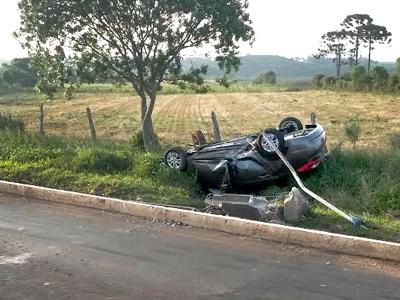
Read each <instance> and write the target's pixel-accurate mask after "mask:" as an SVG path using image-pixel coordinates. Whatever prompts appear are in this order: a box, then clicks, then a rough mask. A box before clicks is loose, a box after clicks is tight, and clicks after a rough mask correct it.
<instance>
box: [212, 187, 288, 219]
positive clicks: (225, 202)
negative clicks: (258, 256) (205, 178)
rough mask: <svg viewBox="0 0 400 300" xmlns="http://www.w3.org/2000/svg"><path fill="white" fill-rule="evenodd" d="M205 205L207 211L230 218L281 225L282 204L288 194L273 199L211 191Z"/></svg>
mask: <svg viewBox="0 0 400 300" xmlns="http://www.w3.org/2000/svg"><path fill="white" fill-rule="evenodd" d="M211 191H212V193H210V194H209V195H208V196H207V198H206V200H205V203H206V204H207V206H208V209H207V211H208V212H210V213H214V214H223V215H228V216H231V217H238V218H245V219H249V220H255V221H263V222H272V223H283V221H284V220H283V219H282V216H283V203H284V200H285V199H286V198H288V196H289V193H282V194H278V195H276V196H275V197H266V196H254V195H245V194H229V193H223V192H221V191H219V190H211Z"/></svg>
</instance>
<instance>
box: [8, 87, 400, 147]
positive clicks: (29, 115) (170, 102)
mask: <svg viewBox="0 0 400 300" xmlns="http://www.w3.org/2000/svg"><path fill="white" fill-rule="evenodd" d="M11 98H12V96H10V95H8V96H2V97H0V113H11V114H12V115H13V116H17V117H20V118H21V119H22V120H24V121H25V123H26V125H27V128H28V129H29V130H36V128H37V115H38V101H36V100H34V98H35V96H32V95H30V98H31V100H29V101H27V102H24V101H18V102H13V101H8V99H11ZM13 103H14V104H13ZM86 107H90V108H91V110H92V112H93V116H94V120H95V123H96V127H97V131H98V135H99V137H100V138H101V139H105V140H125V141H127V140H129V138H130V136H131V134H132V132H133V131H134V129H138V128H139V113H138V111H139V99H138V98H137V97H135V96H132V95H130V94H129V93H127V92H126V91H124V92H115V91H114V92H101V93H100V92H99V93H78V94H77V95H76V96H75V98H74V99H73V100H71V101H65V100H56V101H53V102H47V103H46V104H45V123H46V124H45V125H46V131H47V132H48V133H57V134H62V135H69V136H78V137H89V136H90V132H89V129H88V124H87V119H86V112H85V109H86ZM212 111H215V112H216V113H217V115H218V118H219V121H220V126H221V131H222V136H223V137H224V138H228V137H234V136H239V135H241V134H246V133H251V132H257V131H259V130H261V129H263V128H267V127H271V126H277V124H278V122H279V120H280V119H281V118H283V117H286V116H296V117H299V118H300V119H302V120H308V119H309V115H310V113H311V112H316V113H317V116H318V122H319V123H321V124H322V125H323V126H324V127H325V128H326V129H327V131H328V138H329V143H330V144H331V145H333V144H336V143H339V142H345V145H347V146H349V143H347V141H346V138H345V136H344V130H343V124H344V123H345V122H346V120H348V119H349V118H352V117H357V118H358V119H359V121H360V125H361V127H362V136H361V140H360V142H359V145H360V146H362V147H374V148H375V147H385V145H386V144H387V142H388V137H389V134H390V133H391V132H393V131H396V130H398V131H399V130H400V129H399V128H400V96H394V95H379V94H370V93H350V92H331V91H303V92H263V93H211V94H206V95H182V94H179V95H161V96H159V98H158V102H157V105H156V109H155V113H154V117H153V119H154V123H155V127H156V130H157V133H158V135H159V136H160V138H161V139H162V141H163V142H164V143H166V144H188V143H190V133H191V132H193V131H195V130H196V129H201V130H203V131H204V132H205V133H206V136H208V138H209V139H212V130H211V118H210V115H211V112H212Z"/></svg>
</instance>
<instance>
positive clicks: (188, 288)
mask: <svg viewBox="0 0 400 300" xmlns="http://www.w3.org/2000/svg"><path fill="white" fill-rule="evenodd" d="M399 270H400V266H399V265H396V264H394V263H388V262H380V261H374V260H367V259H360V258H354V257H349V256H340V255H333V254H328V253H325V252H321V251H317V250H307V249H304V248H298V247H293V246H292V247H291V246H287V245H286V246H285V245H281V244H276V243H270V242H266V241H258V240H252V239H247V238H243V237H237V236H233V235H228V234H223V233H217V232H211V231H207V230H201V229H196V228H191V227H186V226H172V225H168V224H163V223H160V222H156V221H152V220H143V219H139V218H134V217H130V216H124V215H119V214H113V213H109V212H102V211H97V210H92V209H85V208H77V207H71V206H64V205H59V204H53V203H48V202H44V201H39V200H32V199H26V198H23V197H19V196H12V195H7V194H0V299H40V300H45V299H58V300H59V299H173V300H177V299H185V300H186V299H296V300H300V299H400V276H399V274H400V272H399Z"/></svg>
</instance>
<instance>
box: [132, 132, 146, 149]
mask: <svg viewBox="0 0 400 300" xmlns="http://www.w3.org/2000/svg"><path fill="white" fill-rule="evenodd" d="M129 145H130V146H131V147H132V148H134V149H138V150H143V151H144V150H145V149H144V140H143V131H142V130H138V131H136V132H135V133H134V134H133V135H132V137H131V138H130V140H129Z"/></svg>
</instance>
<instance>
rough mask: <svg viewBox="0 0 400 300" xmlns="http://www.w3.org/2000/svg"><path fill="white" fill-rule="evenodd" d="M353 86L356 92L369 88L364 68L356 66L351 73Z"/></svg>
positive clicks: (368, 79)
mask: <svg viewBox="0 0 400 300" xmlns="http://www.w3.org/2000/svg"><path fill="white" fill-rule="evenodd" d="M351 79H352V81H353V86H354V88H355V89H356V90H364V89H366V88H368V87H369V84H370V77H369V75H368V74H367V70H366V69H365V67H364V66H357V67H355V68H354V70H353V72H352V73H351Z"/></svg>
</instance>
